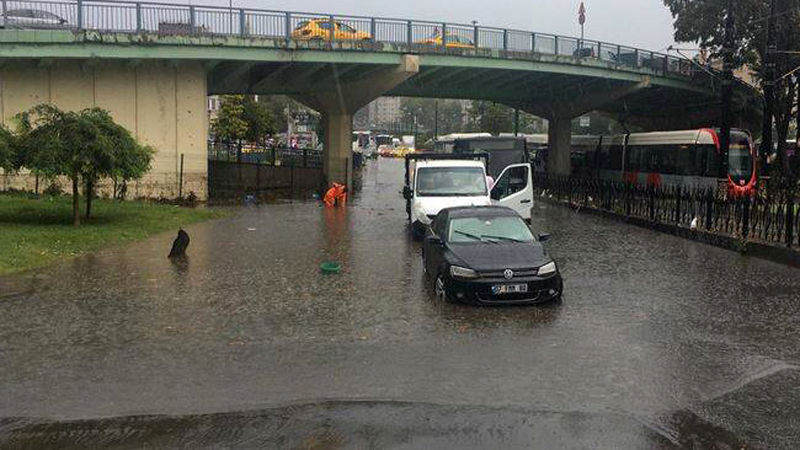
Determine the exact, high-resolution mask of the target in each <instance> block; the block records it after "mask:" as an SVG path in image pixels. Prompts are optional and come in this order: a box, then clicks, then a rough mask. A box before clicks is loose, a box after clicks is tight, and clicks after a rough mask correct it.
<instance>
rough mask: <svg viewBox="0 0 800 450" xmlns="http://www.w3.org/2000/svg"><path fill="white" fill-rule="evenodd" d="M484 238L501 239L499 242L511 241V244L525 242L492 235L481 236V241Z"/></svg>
mask: <svg viewBox="0 0 800 450" xmlns="http://www.w3.org/2000/svg"><path fill="white" fill-rule="evenodd" d="M483 238H489V239H499V240H502V241H511V242H524V241H520V240H519V239H514V238H510V237H506V236H492V235H490V234H483V235H481V239H483Z"/></svg>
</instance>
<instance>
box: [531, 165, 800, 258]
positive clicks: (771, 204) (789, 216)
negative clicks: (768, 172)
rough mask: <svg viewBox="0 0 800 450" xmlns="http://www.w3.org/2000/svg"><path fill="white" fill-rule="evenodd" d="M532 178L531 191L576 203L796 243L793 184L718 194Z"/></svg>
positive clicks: (799, 231) (799, 210)
mask: <svg viewBox="0 0 800 450" xmlns="http://www.w3.org/2000/svg"><path fill="white" fill-rule="evenodd" d="M534 184H535V185H536V186H535V187H536V189H537V191H539V192H544V193H545V194H546V195H549V196H552V197H554V198H555V199H556V200H558V201H561V202H564V203H567V204H569V205H572V206H576V207H584V208H592V209H596V210H601V211H606V212H610V213H614V214H616V215H618V216H621V217H626V218H638V219H643V220H646V221H648V222H650V223H652V224H663V225H670V226H673V225H674V226H677V227H680V228H686V229H689V228H690V227H692V225H693V226H694V227H695V228H696V229H697V230H701V231H706V232H709V233H715V234H720V235H725V236H733V237H735V238H739V239H749V240H753V241H756V242H764V243H769V244H772V245H783V246H786V247H789V248H800V195H799V194H798V192H796V191H795V190H793V189H768V188H765V189H763V191H760V192H759V194H758V195H755V196H748V197H724V196H720V195H719V192H717V190H715V189H709V188H702V187H686V186H665V187H653V186H641V185H634V184H629V183H623V182H619V181H610V180H600V179H594V178H583V177H565V176H555V175H547V176H545V175H543V176H539V177H536V178H535V180H534ZM693 223H694V224H693Z"/></svg>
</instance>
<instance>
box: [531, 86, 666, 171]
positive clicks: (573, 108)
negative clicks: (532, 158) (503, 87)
mask: <svg viewBox="0 0 800 450" xmlns="http://www.w3.org/2000/svg"><path fill="white" fill-rule="evenodd" d="M650 86H651V81H650V77H647V76H644V77H642V79H641V81H639V82H638V83H627V84H622V85H617V86H601V87H595V88H594V89H593V90H592V91H590V92H584V95H582V96H571V97H561V98H558V97H557V98H555V99H553V100H551V101H549V102H547V103H544V102H539V101H529V102H528V103H525V104H522V105H517V106H518V107H520V108H521V109H523V110H525V111H528V112H530V113H532V114H535V115H538V116H540V117H544V118H546V119H547V121H548V130H547V134H548V149H547V172H548V173H550V174H554V175H569V174H570V173H571V172H572V164H571V160H570V150H571V148H572V120H573V119H575V118H577V117H580V116H581V115H583V114H586V113H588V112H590V111H594V110H597V109H599V108H602V107H603V106H604V105H607V104H609V103H612V102H616V101H619V100H622V99H624V98H625V97H626V96H628V95H631V94H633V93H636V92H639V91H641V90H643V89H647V88H649V87H650Z"/></svg>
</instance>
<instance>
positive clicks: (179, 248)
mask: <svg viewBox="0 0 800 450" xmlns="http://www.w3.org/2000/svg"><path fill="white" fill-rule="evenodd" d="M188 246H189V234H188V233H186V232H185V231H183V228H181V229H179V230H178V237H176V238H175V241H174V242H173V243H172V250H170V252H169V257H170V258H175V257H178V256H185V255H186V247H188Z"/></svg>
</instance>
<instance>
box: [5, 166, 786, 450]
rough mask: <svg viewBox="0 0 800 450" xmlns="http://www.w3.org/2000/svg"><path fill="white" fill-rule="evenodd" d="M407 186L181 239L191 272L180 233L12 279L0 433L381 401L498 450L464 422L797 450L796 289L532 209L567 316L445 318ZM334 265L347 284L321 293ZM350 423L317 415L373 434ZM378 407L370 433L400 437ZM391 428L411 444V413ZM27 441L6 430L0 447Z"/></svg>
mask: <svg viewBox="0 0 800 450" xmlns="http://www.w3.org/2000/svg"><path fill="white" fill-rule="evenodd" d="M401 180H402V163H401V162H399V161H393V160H379V161H376V162H372V163H370V165H369V166H368V168H367V170H366V172H365V174H364V188H363V192H362V193H361V194H360V196H359V197H358V198H356V199H355V200H354V201H353V202H352V204H351V206H350V207H348V208H347V209H337V210H330V209H324V208H321V207H319V206H318V205H317V204H314V203H303V202H299V203H298V202H296V203H286V204H279V205H267V206H258V207H250V208H244V209H242V211H241V212H240V213H239V214H237V215H235V216H234V217H232V218H230V219H226V220H222V221H217V222H211V223H205V224H200V225H194V226H190V227H188V231H189V233H190V235H191V239H192V242H191V245H190V247H189V257H188V259H187V260H186V261H183V262H170V261H169V260H167V258H166V254H167V253H168V251H169V245H170V243H171V240H172V238H173V235H172V234H171V233H170V234H165V235H160V236H157V237H155V238H152V239H150V240H147V241H144V242H141V243H137V244H133V245H130V246H126V247H123V248H118V249H110V250H106V251H103V252H100V253H98V254H96V255H92V256H87V257H83V258H78V259H75V260H72V261H67V262H64V263H61V264H58V265H56V266H53V267H52V268H49V269H47V270H44V271H41V272H40V273H36V274H27V275H24V276H21V277H14V278H13V279H11V278H8V279H0V289H2V294H0V418H2V417H14V418H20V417H23V418H47V419H58V420H67V419H84V418H98V417H115V416H127V415H138V414H148V415H150V414H170V415H187V414H212V413H227V412H240V411H247V410H258V411H264V410H270V411H272V410H271V409H270V408H273V407H277V406H285V405H289V404H297V403H303V404H305V403H308V402H312V403H317V402H320V401H324V400H336V401H344V404H349V403H348V402H352V401H355V400H365V401H367V400H368V401H374V400H382V401H388V402H389V404H395V403H393V402H403V404H404V405H405V404H406V403H407V404H410V405H427V406H419V408H421V410H423V409H424V410H425V411H428V413H430V414H431V415H436V414H440V415H442V414H443V415H444V416H445V417H462V420H463V421H464V422H465V423H475V424H476V427H477V429H478V430H479V431H478V433H479V434H480V433H490V432H489V431H487V430H485V429H483V428H481V426H479V425H480V424H484V422H482V421H481V419H480V417H482V416H480V415H478V416H469V418H464V417H463V415H464V414H469V413H470V411H473V410H470V409H469V408H487V410H486V411H490V412H491V411H498V410H499V411H505V413H504V414H507V416H503V417H505V419H502V420H501V419H498V418H495V419H491V420H494V422H491V420H490V419H486V420H489V422H491V423H497V424H501V423H505V421H506V420H507V421H508V424H511V425H509V426H512V425H513V424H514V423H516V422H514V420H516V419H519V418H520V417H523V416H524V417H529V418H531V420H532V421H533V422H536V423H538V425H537V427H538V428H537V427H534V428H532V429H531V430H532V431H531V430H528V431H525V432H519V430H520V428H519V427H517V428H515V430H517V431H518V432H517V433H516V434H515V433H513V432H511V431H509V433H510V434H509V435H508V436H514V437H515V439H516V440H514V439H512V440H511V441H508V442H512V443H513V442H519V443H523V442H531V441H530V440H526V438H525V436H531V435H533V434H536V433H539V432H543V430H544V429H546V428H547V427H544V428H541V427H542V426H543V425H542V424H546V423H550V422H547V421H546V420H545V419H544V418H543V417H544V416H546V415H548V414H555V415H558V419H557V420H556V422H557V423H558V426H559V427H561V428H560V429H561V430H562V431H563V432H562V433H560V434H558V433H557V437H558V436H561V437H564V438H565V439H567V440H558V439H555V438H554V440H553V441H550V442H551V443H552V442H557V443H567V444H569V442H570V441H569V439H568V436H570V435H574V436H575V437H576V440H575V443H576V446H581V445H580V443H579V442H583V441H580V440H578V439H577V436H579V435H580V433H579V432H578V431H579V430H583V432H585V433H588V434H583V435H581V436H584V437H587V436H588V437H591V438H592V439H589V440H588V441H586V442H605V443H607V444H609V446H611V447H613V446H616V445H617V444H619V445H623V446H629V444H630V446H632V447H652V446H657V444H658V443H659V442H660V443H666V445H668V446H669V445H680V444H682V443H686V442H688V441H686V439H687V436H694V437H695V438H697V439H701V438H703V437H704V436H706V435H708V436H710V437H709V439H711V440H710V441H709V442H713V439H723V440H725V439H727V440H726V441H725V442H728V443H729V444H733V443H734V442H739V441H743V442H750V443H755V444H767V445H770V446H771V447H780V446H786V447H792V446H793V445H792V444H797V443H798V442H800V426H798V423H800V422H798V420H800V376H798V371H797V368H798V366H800V346H798V343H800V328H798V326H797V324H798V323H800V312H798V307H797V305H798V301H800V290H798V288H800V271H798V270H797V269H792V268H787V267H784V266H780V265H777V264H773V263H769V262H765V261H760V260H754V259H748V258H742V257H739V256H738V255H736V254H734V253H731V252H727V251H724V250H720V249H717V248H713V247H708V246H704V245H701V244H697V243H694V242H689V241H685V240H681V239H678V238H674V237H671V236H666V235H660V234H657V233H655V232H651V231H647V230H642V229H638V228H634V227H629V226H626V225H623V224H619V223H616V222H612V221H606V220H603V219H599V218H594V217H588V216H584V215H579V214H576V213H574V212H572V211H569V210H566V209H562V208H558V207H550V206H546V205H543V204H539V209H538V211H537V215H536V217H535V218H534V221H533V227H534V230H535V231H549V232H551V233H553V235H554V240H553V242H552V243H550V244H549V245H550V249H551V252H552V253H553V254H554V256H555V257H556V258H557V259H558V260H559V261H560V263H561V266H562V269H563V272H564V276H565V279H566V293H565V298H564V303H563V304H561V305H557V306H556V305H550V306H542V307H526V308H476V307H469V306H459V305H445V304H439V303H437V302H436V300H435V299H434V298H433V296H432V295H431V294H430V292H429V291H430V289H429V286H428V283H427V282H426V281H425V280H424V278H423V276H422V267H421V258H420V255H419V250H420V248H419V245H418V244H416V243H413V242H411V240H410V238H409V234H408V231H407V229H406V225H405V210H404V204H403V200H402V198H401V197H400V195H399V190H400V183H401ZM326 260H336V261H340V262H341V263H342V264H343V266H344V269H343V271H342V273H341V274H339V275H332V276H331V275H322V274H321V273H320V271H319V264H320V263H321V262H323V261H326ZM14 293H16V295H12V294H14ZM431 405H434V406H431ZM464 405H468V406H469V408H468V407H467V406H464ZM407 407H409V406H403V408H407ZM348 408H351V407H350V406H342V411H344V412H342V413H341V414H342V415H339V416H337V415H336V414H333V413H331V412H330V410H328V409H325V411H326V414H333V416H334V417H338V419H342V417H350V419H348V420H355V419H354V418H359V417H360V418H361V419H362V420H366V421H369V420H370V419H369V418H370V417H372V414H373V413H372V412H370V411H372V410H370V409H369V408H367V409H365V410H363V411H361V410H359V411H360V412H352V411H350V410H349V409H348ZM352 408H356V409H358V407H356V406H353V407H352ZM387 408H388V407H386V406H383V407H382V408H378V410H377V411H381V412H380V413H376V414H378V416H376V417H383V418H384V419H383V420H384V422H385V423H390V422H391V423H394V422H393V420H394V419H392V417H394V416H393V415H392V414H395V412H393V411H395V409H392V408H389V409H388V412H387ZM425 408H445V412H446V414H445V413H442V412H441V411H438V410H437V411H438V412H431V411H429V410H428V409H425ZM448 408H454V409H452V410H451V409H448ZM323 409H324V408H323ZM401 409H402V408H401ZM402 410H403V411H406V410H405V409H402ZM293 411H294V412H296V411H297V410H293ZM348 411H350V412H348ZM412 411H413V409H412ZM448 411H450V412H448ZM482 411H483V410H482ZM306 413H307V412H306ZM306 413H303V414H306ZM483 413H485V411H484V412H481V414H483ZM270 414H271V413H270ZM281 414H286V413H281ZM308 414H310V416H308V417H316V418H317V419H319V415H315V414H316V413H308ZM349 414H352V416H350V415H349ZM397 414H399V415H398V416H397V417H398V419H397V420H400V421H401V422H402V420H407V421H409V425H408V426H409V427H410V428H409V429H410V430H413V429H414V428H413V424H416V423H417V422H416V419H413V420H412V419H411V418H410V417H411V416H414V414H410V415H409V414H408V413H407V411H406V412H403V413H397ZM448 414H450V416H448ZM487 414H488V413H487ZM301 415H302V414H301ZM226 417H227V416H226ZM281 417H283V416H281ZM403 417H406V419H403ZM437 417H439V416H437ZM548 417H550V416H548ZM537 418H539V419H537ZM598 418H599V419H598ZM540 419H541V420H543V421H544V422H537V420H540ZM37 420H38V419H37ZM226 420H227V419H226ZM309 420H311V419H309ZM315 420H316V419H315ZM320 420H321V419H320ZM331 420H333V419H331ZM375 420H377V421H378V422H380V420H379V419H375ZM547 420H550V419H547ZM470 421H471V422H470ZM412 422H413V423H412ZM695 422H698V423H703V424H705V425H709V427H710V428H703V427H700V426H699V425H696V424H695ZM25 423H27V422H25ZM315 423H316V422H315ZM348 423H349V422H348ZM381 423H383V422H381ZM438 423H440V424H441V423H445V421H444V420H441V421H440V422H438ZM621 423H624V424H625V425H621ZM687 423H688V424H689V425H687ZM615 424H616V425H615ZM229 425H230V424H229ZM394 425H396V423H394ZM584 425H585V427H584ZM705 425H704V426H705ZM498 426H499V425H498ZM18 427H19V423H18V422H16V421H7V422H5V424H4V422H3V421H2V419H0V447H1V446H2V442H3V436H4V432H5V433H7V434H6V435H7V436H13V433H14V431H13V430H15V429H17V428H18ZM154 427H155V428H158V426H155V425H154ZM296 428H297V429H302V428H303V427H301V426H297V427H296ZM444 428H446V427H444ZM490 428H491V427H490ZM187 429H192V427H191V426H189V425H187ZM348 429H350V428H347V427H344V428H342V430H348ZM342 430H340V431H342ZM587 430H588V431H587ZM614 430H617V431H614ZM622 430H626V431H625V433H626V434H624V439H623V437H620V436H623V435H622ZM709 430H715V431H713V432H712V431H709ZM721 430H728V431H730V432H732V435H731V436H735V438H732V437H730V436H727V437H725V436H726V435H724V433H722V431H721ZM351 431H352V429H351ZM361 431H363V430H361ZM534 431H535V433H534ZM628 431H630V433H628ZM352 432H353V434H354V435H355V434H358V433H359V432H360V431H358V432H357V431H352ZM406 432H407V433H408V432H409V430H406ZM8 433H11V434H8ZM343 433H344V434H343V435H342V436H343V438H344V439H345V442H344V444H348V442H349V443H350V444H352V443H353V442H360V441H353V442H350V441H347V440H346V439H347V436H348V433H347V432H344V431H343ZM718 433H722V434H718ZM712 434H713V436H712ZM720 436H722V437H720ZM297 439H301V438H300V437H298V438H297ZM593 439H594V440H593ZM597 439H600V441H597ZM732 439H733V440H732ZM222 442H224V440H223V441H222ZM234 442H239V441H234ZM257 442H262V443H263V441H257ZM286 442H288V443H291V442H295V441H291V440H290V441H286ZM298 442H299V441H298ZM402 442H404V441H402V440H401V441H398V442H394V441H390V443H391V444H392V445H394V446H402V445H400V444H402ZM415 442H417V443H421V442H422V441H415ZM438 442H439V444H440V445H443V444H442V443H443V442H448V443H449V444H448V445H452V446H454V447H457V446H458V445H456V442H457V441H438ZM475 442H484V441H480V440H477V441H475ZM508 442H507V443H508ZM693 442H696V441H693ZM431 443H435V442H434V441H431ZM484 443H485V444H486V442H484ZM176 445H177V444H176ZM220 445H221V444H220ZM487 445H488V444H487ZM244 446H248V445H244ZM345 446H348V445H345ZM412 446H414V445H412Z"/></svg>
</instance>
